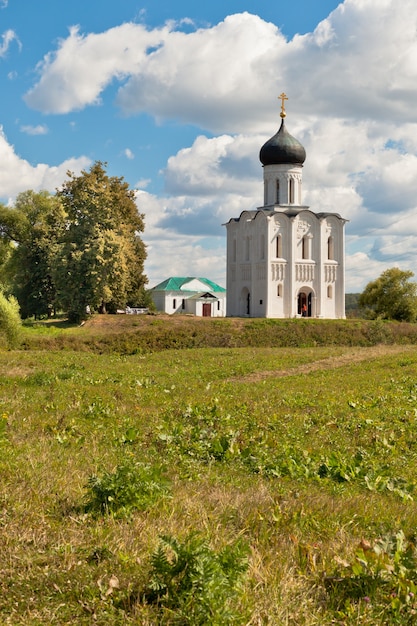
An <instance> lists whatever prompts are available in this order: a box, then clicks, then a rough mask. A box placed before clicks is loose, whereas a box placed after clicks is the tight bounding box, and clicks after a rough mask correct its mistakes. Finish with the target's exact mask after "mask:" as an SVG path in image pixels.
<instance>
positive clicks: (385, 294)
mask: <svg viewBox="0 0 417 626" xmlns="http://www.w3.org/2000/svg"><path fill="white" fill-rule="evenodd" d="M413 276H414V274H413V272H411V271H404V270H400V269H399V268H397V267H392V268H391V269H387V270H385V272H382V274H381V276H380V277H379V278H377V279H376V280H374V281H372V282H370V283H368V284H367V286H366V287H365V290H364V291H363V293H361V295H360V297H359V306H360V307H361V308H362V309H364V310H365V313H366V315H367V317H369V318H372V319H375V318H382V319H392V320H398V321H404V322H414V321H415V320H416V318H417V284H416V283H414V282H411V281H410V278H412V277H413Z"/></svg>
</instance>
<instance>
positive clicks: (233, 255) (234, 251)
mask: <svg viewBox="0 0 417 626" xmlns="http://www.w3.org/2000/svg"><path fill="white" fill-rule="evenodd" d="M236 251H237V244H236V239H233V253H232V260H233V262H234V263H236Z"/></svg>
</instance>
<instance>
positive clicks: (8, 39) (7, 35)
mask: <svg viewBox="0 0 417 626" xmlns="http://www.w3.org/2000/svg"><path fill="white" fill-rule="evenodd" d="M4 6H7V4H6V5H4ZM2 8H4V7H2ZM13 41H16V43H17V45H18V47H19V49H21V47H22V44H21V43H20V41H19V38H18V36H17V35H16V33H15V32H14V30H11V29H9V30H6V31H5V32H4V33H3V34H2V36H1V44H0V58H3V57H5V56H6V54H7V53H8V51H9V48H10V45H11V43H12V42H13Z"/></svg>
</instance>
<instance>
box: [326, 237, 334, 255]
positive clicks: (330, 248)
mask: <svg viewBox="0 0 417 626" xmlns="http://www.w3.org/2000/svg"><path fill="white" fill-rule="evenodd" d="M327 258H328V259H329V260H334V239H333V237H332V236H330V237H329V238H328V240H327Z"/></svg>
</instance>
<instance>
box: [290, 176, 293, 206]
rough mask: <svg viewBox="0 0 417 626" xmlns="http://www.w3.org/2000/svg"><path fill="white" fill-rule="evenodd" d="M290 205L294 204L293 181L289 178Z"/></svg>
mask: <svg viewBox="0 0 417 626" xmlns="http://www.w3.org/2000/svg"><path fill="white" fill-rule="evenodd" d="M290 204H294V179H293V178H290Z"/></svg>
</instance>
